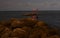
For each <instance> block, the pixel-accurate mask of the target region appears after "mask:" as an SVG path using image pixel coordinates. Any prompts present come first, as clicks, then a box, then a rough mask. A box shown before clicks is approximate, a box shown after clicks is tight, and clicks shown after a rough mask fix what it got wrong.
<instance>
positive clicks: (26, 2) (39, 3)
mask: <svg viewBox="0 0 60 38" xmlns="http://www.w3.org/2000/svg"><path fill="white" fill-rule="evenodd" d="M33 8H35V9H39V10H60V0H0V11H20V10H32V9H33Z"/></svg>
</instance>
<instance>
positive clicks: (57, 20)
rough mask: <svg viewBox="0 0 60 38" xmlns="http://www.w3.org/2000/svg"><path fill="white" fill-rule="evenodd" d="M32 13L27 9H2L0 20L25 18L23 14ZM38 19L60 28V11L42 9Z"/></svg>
mask: <svg viewBox="0 0 60 38" xmlns="http://www.w3.org/2000/svg"><path fill="white" fill-rule="evenodd" d="M26 13H32V12H27V11H25V12H24V11H14V12H13V11H7V12H4V11H3V12H2V11H0V20H9V19H10V18H25V17H26V16H23V14H26ZM38 17H39V18H38V19H39V20H42V21H45V22H46V23H48V24H49V25H51V26H54V27H59V28H60V12H58V11H40V12H38Z"/></svg>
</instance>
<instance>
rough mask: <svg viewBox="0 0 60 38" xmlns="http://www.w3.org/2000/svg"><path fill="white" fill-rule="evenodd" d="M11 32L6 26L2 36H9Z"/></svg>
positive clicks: (5, 37) (3, 37) (2, 37)
mask: <svg viewBox="0 0 60 38" xmlns="http://www.w3.org/2000/svg"><path fill="white" fill-rule="evenodd" d="M10 33H11V30H10V29H9V28H5V29H4V31H3V32H2V34H1V38H8V37H9V35H10Z"/></svg>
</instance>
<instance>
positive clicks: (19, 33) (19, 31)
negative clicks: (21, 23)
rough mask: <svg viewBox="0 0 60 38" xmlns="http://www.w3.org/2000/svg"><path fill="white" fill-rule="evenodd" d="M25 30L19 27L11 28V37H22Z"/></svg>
mask: <svg viewBox="0 0 60 38" xmlns="http://www.w3.org/2000/svg"><path fill="white" fill-rule="evenodd" d="M24 35H25V31H24V30H22V29H21V28H16V29H14V30H13V32H12V34H11V37H19V38H24Z"/></svg>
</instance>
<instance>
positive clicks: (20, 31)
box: [0, 18, 60, 38]
mask: <svg viewBox="0 0 60 38" xmlns="http://www.w3.org/2000/svg"><path fill="white" fill-rule="evenodd" d="M58 32H59V30H58V29H56V28H51V27H48V24H46V23H45V22H44V21H39V20H32V19H31V18H23V19H16V18H12V19H11V20H9V21H2V22H0V38H60V35H59V33H58Z"/></svg>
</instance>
